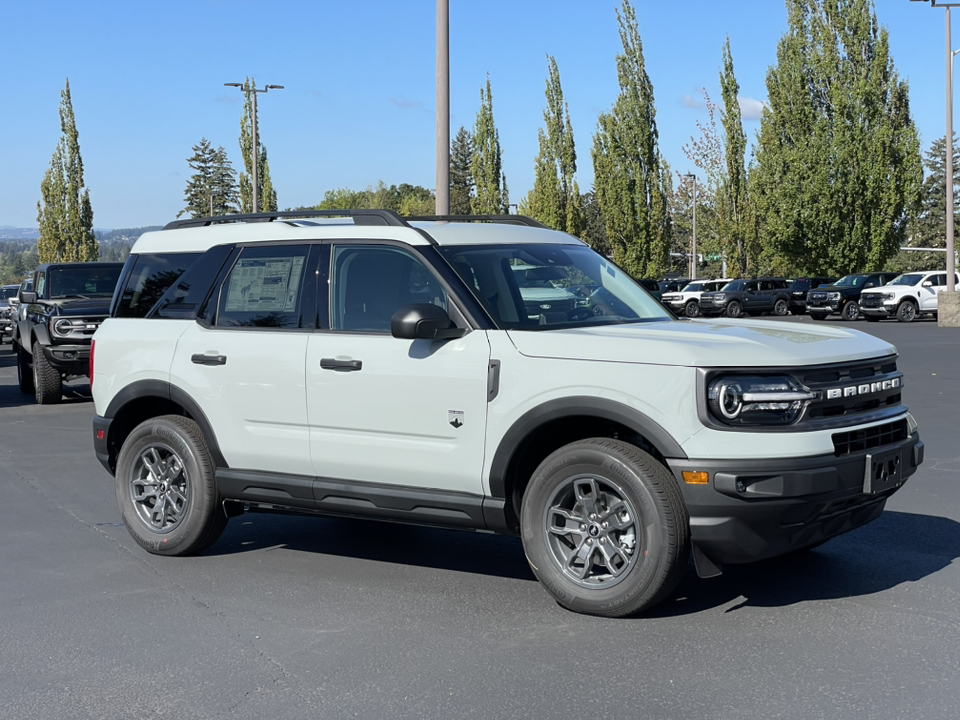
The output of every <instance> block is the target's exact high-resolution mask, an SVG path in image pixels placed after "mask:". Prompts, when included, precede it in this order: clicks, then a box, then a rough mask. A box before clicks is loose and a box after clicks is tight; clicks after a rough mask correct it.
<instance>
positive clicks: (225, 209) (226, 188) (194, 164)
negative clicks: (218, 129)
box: [177, 138, 237, 217]
mask: <svg viewBox="0 0 960 720" xmlns="http://www.w3.org/2000/svg"><path fill="white" fill-rule="evenodd" d="M187 163H188V164H189V165H190V169H191V170H193V175H191V176H190V180H188V181H187V188H186V190H185V191H184V200H185V201H186V203H187V206H186V207H185V208H184V209H183V210H181V211H180V213H179V215H178V216H177V217H179V216H180V215H183V214H184V213H189V215H190V217H207V216H208V215H228V214H231V213H235V212H237V208H236V202H237V181H236V178H235V176H236V171H235V170H234V169H233V166H232V164H231V163H230V160H229V159H228V158H227V152H226V150H224V149H223V147H222V146H221V147H219V148H217V149H216V150H214V149H213V147H212V146H211V145H210V141H209V140H207V139H206V138H202V139H201V140H200V144H198V145H194V146H193V156H192V157H190V158H188V159H187Z"/></svg>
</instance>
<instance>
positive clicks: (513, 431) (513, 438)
mask: <svg viewBox="0 0 960 720" xmlns="http://www.w3.org/2000/svg"><path fill="white" fill-rule="evenodd" d="M578 415H591V416H593V417H597V418H602V419H604V420H611V421H613V422H617V423H619V424H621V425H624V426H626V427H628V428H630V429H631V430H633V431H634V432H636V433H638V434H640V435H642V436H643V437H644V438H646V439H647V441H648V442H649V443H650V444H651V445H653V446H654V447H655V448H656V449H657V451H658V452H659V453H660V454H661V455H662V456H663V457H665V458H677V459H686V457H687V454H686V453H685V452H684V451H683V449H682V448H681V447H680V444H679V443H678V442H677V441H676V440H674V439H673V437H672V436H671V435H670V433H668V432H667V431H666V430H665V429H664V428H663V427H662V426H661V425H660V424H659V423H657V422H656V421H654V420H651V419H650V418H649V417H647V416H646V415H644V414H643V413H642V412H640V411H639V410H636V409H634V408H632V407H630V406H629V405H624V404H623V403H620V402H617V401H615V400H608V399H606V398H599V397H590V396H574V397H567V398H558V399H556V400H550V401H548V402H545V403H543V404H542V405H538V406H537V407H535V408H533V409H532V410H528V411H527V412H526V413H524V414H523V415H521V416H520V417H519V418H518V419H517V420H516V421H515V422H514V423H513V425H511V426H510V429H509V430H507V432H506V433H505V434H504V436H503V439H502V440H501V441H500V445H499V446H498V447H497V451H496V453H494V456H493V462H492V463H491V464H490V495H491V496H492V497H495V498H506V484H507V483H506V475H507V468H509V467H510V463H511V461H512V460H513V457H514V454H515V453H516V451H517V449H518V448H519V447H520V445H521V444H522V443H523V441H524V440H525V439H526V438H527V437H528V436H529V435H530V433H532V432H533V431H534V430H536V429H537V428H538V427H540V426H541V425H543V424H544V423H547V422H551V421H553V420H558V419H560V418H563V417H574V416H578Z"/></svg>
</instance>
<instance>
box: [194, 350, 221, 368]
mask: <svg viewBox="0 0 960 720" xmlns="http://www.w3.org/2000/svg"><path fill="white" fill-rule="evenodd" d="M190 362H192V363H193V364H195V365H226V364H227V356H226V355H204V354H202V353H197V354H196V355H191V356H190Z"/></svg>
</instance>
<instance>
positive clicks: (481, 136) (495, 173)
mask: <svg viewBox="0 0 960 720" xmlns="http://www.w3.org/2000/svg"><path fill="white" fill-rule="evenodd" d="M470 172H471V174H472V175H473V182H474V187H475V189H476V194H475V195H474V196H473V197H472V198H471V200H470V208H471V210H472V211H473V212H474V214H476V215H498V214H500V213H506V212H507V211H508V210H509V207H510V197H509V195H508V194H507V192H506V185H507V177H506V175H504V174H503V170H502V154H501V151H500V133H499V132H498V131H497V126H496V124H495V123H494V121H493V92H492V90H491V89H490V76H489V75H488V76H487V89H486V91H485V92H484V91H483V90H481V91H480V111H479V112H478V113H477V123H476V126H475V127H474V131H473V162H472V163H471V165H470Z"/></svg>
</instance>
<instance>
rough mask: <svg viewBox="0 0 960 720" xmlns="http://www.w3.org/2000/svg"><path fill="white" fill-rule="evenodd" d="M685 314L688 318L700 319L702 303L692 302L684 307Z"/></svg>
mask: <svg viewBox="0 0 960 720" xmlns="http://www.w3.org/2000/svg"><path fill="white" fill-rule="evenodd" d="M683 314H684V315H686V316H687V317H688V318H695V317H700V303H698V302H697V301H696V300H691V301H690V302H688V303H687V304H686V305H685V306H684V308H683Z"/></svg>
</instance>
